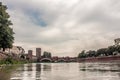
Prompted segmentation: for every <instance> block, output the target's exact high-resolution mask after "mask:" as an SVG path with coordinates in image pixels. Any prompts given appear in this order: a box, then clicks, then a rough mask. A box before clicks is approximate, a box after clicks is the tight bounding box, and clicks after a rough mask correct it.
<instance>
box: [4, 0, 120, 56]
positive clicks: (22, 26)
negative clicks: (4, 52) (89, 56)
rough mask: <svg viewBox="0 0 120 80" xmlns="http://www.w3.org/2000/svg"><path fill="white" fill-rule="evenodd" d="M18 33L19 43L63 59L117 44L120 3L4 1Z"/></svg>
mask: <svg viewBox="0 0 120 80" xmlns="http://www.w3.org/2000/svg"><path fill="white" fill-rule="evenodd" d="M2 2H3V3H4V4H6V5H7V6H8V12H9V14H10V16H11V20H12V22H13V24H14V25H13V28H14V31H15V33H16V34H15V44H16V45H21V46H23V47H24V48H25V49H26V50H28V49H34V50H35V47H41V48H42V49H43V50H47V51H50V52H52V53H53V55H59V56H67V55H68V56H69V55H70V56H77V53H79V52H80V51H81V50H83V49H87V50H89V49H98V48H101V47H107V46H108V45H112V44H113V39H114V38H117V37H119V34H120V32H119V31H120V27H119V25H120V23H119V21H120V9H119V7H120V1H118V0H114V1H113V0H89V1H88V0H30V1H29V0H2Z"/></svg>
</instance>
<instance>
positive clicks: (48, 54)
mask: <svg viewBox="0 0 120 80" xmlns="http://www.w3.org/2000/svg"><path fill="white" fill-rule="evenodd" d="M43 58H51V53H50V52H46V51H44V53H43Z"/></svg>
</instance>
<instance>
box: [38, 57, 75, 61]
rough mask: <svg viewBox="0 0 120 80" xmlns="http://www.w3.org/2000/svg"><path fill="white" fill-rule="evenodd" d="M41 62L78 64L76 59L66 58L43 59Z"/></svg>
mask: <svg viewBox="0 0 120 80" xmlns="http://www.w3.org/2000/svg"><path fill="white" fill-rule="evenodd" d="M39 61H40V62H76V61H77V59H76V58H68V57H67V58H66V57H58V58H41V59H40V60H39Z"/></svg>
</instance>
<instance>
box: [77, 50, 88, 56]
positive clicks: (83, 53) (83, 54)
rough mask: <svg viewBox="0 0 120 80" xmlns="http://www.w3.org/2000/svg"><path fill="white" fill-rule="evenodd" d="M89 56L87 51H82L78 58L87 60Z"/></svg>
mask: <svg viewBox="0 0 120 80" xmlns="http://www.w3.org/2000/svg"><path fill="white" fill-rule="evenodd" d="M86 57H87V55H86V53H85V50H83V51H81V53H79V54H78V58H86Z"/></svg>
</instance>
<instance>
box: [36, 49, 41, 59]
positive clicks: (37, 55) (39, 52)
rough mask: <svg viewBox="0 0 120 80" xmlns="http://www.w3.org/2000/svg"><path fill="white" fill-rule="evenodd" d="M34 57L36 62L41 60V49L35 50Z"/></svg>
mask: <svg viewBox="0 0 120 80" xmlns="http://www.w3.org/2000/svg"><path fill="white" fill-rule="evenodd" d="M36 57H37V61H39V60H40V58H41V48H36Z"/></svg>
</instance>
